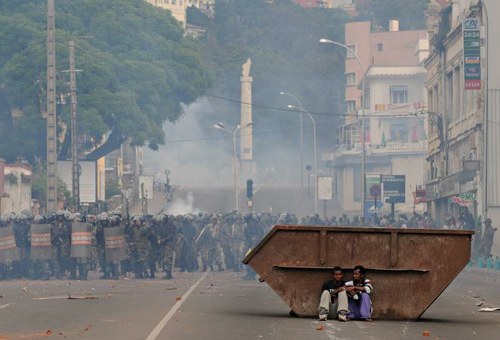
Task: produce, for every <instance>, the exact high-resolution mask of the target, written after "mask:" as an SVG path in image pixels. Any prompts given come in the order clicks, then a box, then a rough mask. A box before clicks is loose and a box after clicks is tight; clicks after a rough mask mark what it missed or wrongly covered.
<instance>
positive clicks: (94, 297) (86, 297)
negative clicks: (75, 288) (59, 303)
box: [67, 292, 99, 300]
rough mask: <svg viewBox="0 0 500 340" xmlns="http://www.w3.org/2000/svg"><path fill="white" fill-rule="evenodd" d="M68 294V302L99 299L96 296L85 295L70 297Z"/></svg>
mask: <svg viewBox="0 0 500 340" xmlns="http://www.w3.org/2000/svg"><path fill="white" fill-rule="evenodd" d="M67 293H68V300H97V299H99V298H98V297H97V296H91V295H87V296H71V294H70V293H69V292H67Z"/></svg>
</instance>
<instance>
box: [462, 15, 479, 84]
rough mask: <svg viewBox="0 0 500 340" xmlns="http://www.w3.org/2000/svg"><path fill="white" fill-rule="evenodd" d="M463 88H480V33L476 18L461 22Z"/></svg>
mask: <svg viewBox="0 0 500 340" xmlns="http://www.w3.org/2000/svg"><path fill="white" fill-rule="evenodd" d="M462 27H463V32H462V33H463V34H462V35H463V53H464V88H465V90H480V89H481V33H480V31H479V19H478V18H466V19H465V20H464V22H463V25H462Z"/></svg>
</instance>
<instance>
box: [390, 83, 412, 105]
mask: <svg viewBox="0 0 500 340" xmlns="http://www.w3.org/2000/svg"><path fill="white" fill-rule="evenodd" d="M389 90H390V93H391V104H405V103H408V86H406V85H391V86H390V87H389Z"/></svg>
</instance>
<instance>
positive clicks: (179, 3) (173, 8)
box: [146, 0, 215, 29]
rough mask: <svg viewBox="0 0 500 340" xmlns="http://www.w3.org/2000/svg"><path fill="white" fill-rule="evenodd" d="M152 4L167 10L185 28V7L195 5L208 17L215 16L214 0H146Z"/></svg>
mask: <svg viewBox="0 0 500 340" xmlns="http://www.w3.org/2000/svg"><path fill="white" fill-rule="evenodd" d="M146 2H148V3H150V4H151V5H153V6H156V7H160V8H163V9H166V10H169V11H170V12H171V13H172V16H173V17H174V18H175V19H176V20H177V21H179V23H180V24H181V26H182V28H184V29H186V24H187V14H186V11H187V8H188V7H196V8H198V9H199V10H200V11H201V12H202V13H204V14H205V15H207V16H208V17H210V18H213V17H214V16H215V0H146Z"/></svg>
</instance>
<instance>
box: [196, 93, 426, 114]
mask: <svg viewBox="0 0 500 340" xmlns="http://www.w3.org/2000/svg"><path fill="white" fill-rule="evenodd" d="M204 96H205V97H210V98H215V99H219V100H223V101H227V102H231V103H237V104H243V105H251V106H253V107H260V108H263V109H269V110H273V111H281V112H294V113H300V112H301V110H299V109H288V108H281V107H276V106H269V105H264V104H256V103H248V102H243V101H241V100H238V99H232V98H227V97H222V96H218V95H215V94H210V93H206V94H205V95H204ZM403 106H405V105H401V107H403ZM395 109H398V107H396V108H395ZM308 112H309V113H310V114H313V115H320V116H330V117H352V116H355V115H351V114H344V113H326V112H315V111H309V110H308ZM382 112H390V111H377V112H372V113H369V114H367V115H366V116H365V118H371V117H373V118H399V117H401V118H407V117H411V116H415V117H418V115H417V114H418V113H420V112H412V111H408V112H401V113H394V114H383V113H382ZM426 113H427V112H422V114H426ZM358 118H359V115H358Z"/></svg>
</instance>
